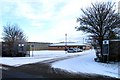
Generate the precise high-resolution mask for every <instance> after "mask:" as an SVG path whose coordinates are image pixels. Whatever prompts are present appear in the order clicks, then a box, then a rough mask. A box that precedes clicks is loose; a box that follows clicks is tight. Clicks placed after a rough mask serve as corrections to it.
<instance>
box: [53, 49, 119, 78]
mask: <svg viewBox="0 0 120 80" xmlns="http://www.w3.org/2000/svg"><path fill="white" fill-rule="evenodd" d="M83 54H84V55H83ZM83 54H81V55H80V56H78V57H76V58H71V59H67V60H62V61H58V62H55V63H53V64H52V67H54V68H61V69H64V70H67V71H69V72H76V73H79V72H83V73H90V74H100V75H106V76H112V77H116V78H120V74H118V63H109V64H106V63H98V62H95V61H94V58H95V50H88V51H85V52H83Z"/></svg>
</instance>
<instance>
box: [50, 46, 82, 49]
mask: <svg viewBox="0 0 120 80" xmlns="http://www.w3.org/2000/svg"><path fill="white" fill-rule="evenodd" d="M83 47H84V46H67V49H69V48H80V49H83ZM49 50H65V46H49Z"/></svg>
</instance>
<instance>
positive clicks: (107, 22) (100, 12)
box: [76, 2, 120, 56]
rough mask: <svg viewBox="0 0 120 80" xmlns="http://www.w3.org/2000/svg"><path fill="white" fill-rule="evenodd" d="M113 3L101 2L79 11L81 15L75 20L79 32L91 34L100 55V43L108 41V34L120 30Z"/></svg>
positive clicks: (119, 19)
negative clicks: (96, 43) (77, 23)
mask: <svg viewBox="0 0 120 80" xmlns="http://www.w3.org/2000/svg"><path fill="white" fill-rule="evenodd" d="M114 5H115V3H111V2H106V3H105V2H102V3H95V4H93V3H92V5H91V7H88V8H86V9H84V10H83V9H81V10H82V12H83V15H82V16H80V17H78V18H77V22H79V23H80V26H78V27H76V29H77V30H78V31H79V30H81V31H84V32H87V33H91V34H92V37H94V39H95V40H96V41H97V42H98V45H99V46H100V48H101V56H103V54H102V45H103V44H102V42H103V40H104V39H106V36H107V39H110V35H109V34H110V32H114V31H115V29H116V28H120V16H119V15H118V13H116V11H115V10H114V9H113V7H114Z"/></svg>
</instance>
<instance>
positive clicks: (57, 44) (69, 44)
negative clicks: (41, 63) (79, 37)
mask: <svg viewBox="0 0 120 80" xmlns="http://www.w3.org/2000/svg"><path fill="white" fill-rule="evenodd" d="M65 44H67V46H84V45H86V44H84V43H79V42H67V43H64V42H63V43H54V44H50V46H65Z"/></svg>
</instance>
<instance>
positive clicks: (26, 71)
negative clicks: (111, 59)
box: [2, 55, 111, 80]
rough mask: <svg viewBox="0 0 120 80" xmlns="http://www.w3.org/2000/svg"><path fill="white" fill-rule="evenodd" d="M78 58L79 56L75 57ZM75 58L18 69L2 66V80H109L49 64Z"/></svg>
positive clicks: (43, 62) (104, 77)
mask: <svg viewBox="0 0 120 80" xmlns="http://www.w3.org/2000/svg"><path fill="white" fill-rule="evenodd" d="M77 56H79V55H77ZM73 57H76V56H68V57H62V58H56V59H50V60H45V61H42V62H38V63H33V64H26V65H22V66H19V67H12V66H7V65H2V67H4V68H3V69H2V80H4V79H5V80H6V78H21V80H24V79H25V78H30V79H31V78H32V79H35V78H36V79H38V78H47V79H48V80H49V78H101V79H106V78H111V77H108V76H103V75H96V74H94V75H93V74H85V73H79V74H77V73H70V72H67V71H64V70H61V69H57V68H52V67H51V63H54V62H56V61H60V60H64V59H69V58H73Z"/></svg>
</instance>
